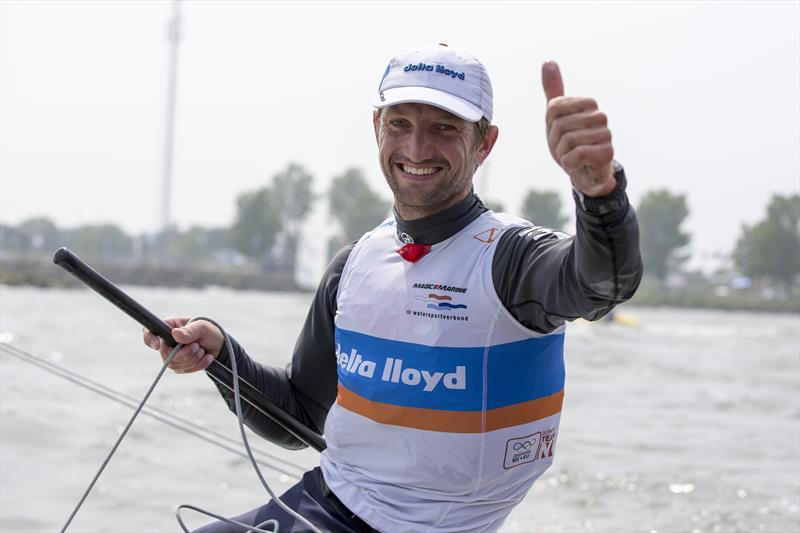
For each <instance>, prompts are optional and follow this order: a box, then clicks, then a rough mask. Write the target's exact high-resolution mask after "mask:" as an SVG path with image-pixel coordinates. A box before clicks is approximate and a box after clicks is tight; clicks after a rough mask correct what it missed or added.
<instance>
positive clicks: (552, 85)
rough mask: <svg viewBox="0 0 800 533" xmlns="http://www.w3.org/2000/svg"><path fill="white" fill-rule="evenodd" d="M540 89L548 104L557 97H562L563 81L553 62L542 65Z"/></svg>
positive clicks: (556, 64) (556, 65)
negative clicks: (542, 88)
mask: <svg viewBox="0 0 800 533" xmlns="http://www.w3.org/2000/svg"><path fill="white" fill-rule="evenodd" d="M542 87H544V95H545V96H546V97H547V101H548V102H549V101H550V100H552V99H553V98H556V97H557V96H564V80H562V79H561V71H560V70H559V68H558V63H556V62H555V61H547V62H545V63H544V64H543V65H542Z"/></svg>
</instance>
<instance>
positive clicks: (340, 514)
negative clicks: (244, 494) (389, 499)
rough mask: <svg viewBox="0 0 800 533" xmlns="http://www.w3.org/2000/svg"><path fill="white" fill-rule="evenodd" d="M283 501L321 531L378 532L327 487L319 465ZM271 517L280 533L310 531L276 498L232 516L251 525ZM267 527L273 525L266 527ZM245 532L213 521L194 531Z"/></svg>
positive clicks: (289, 491)
mask: <svg viewBox="0 0 800 533" xmlns="http://www.w3.org/2000/svg"><path fill="white" fill-rule="evenodd" d="M281 501H283V503H285V504H286V505H287V506H288V507H289V508H291V509H292V510H293V511H296V512H298V513H300V514H301V515H302V516H303V517H304V518H305V519H306V520H308V521H309V522H311V523H312V524H314V526H315V527H316V528H318V529H319V530H320V531H326V532H331V533H339V532H341V533H373V532H377V530H375V529H372V528H371V527H369V526H368V525H367V524H366V523H365V522H364V521H363V520H361V519H360V518H358V517H357V516H355V515H354V514H353V513H351V512H350V510H349V509H347V507H345V506H344V504H343V503H342V502H340V501H339V498H337V497H336V495H335V494H333V493H332V492H331V491H330V489H328V486H327V485H326V484H325V480H324V479H323V477H322V472H321V471H320V469H319V468H314V469H313V470H311V471H309V472H306V473H305V474H304V475H303V478H302V479H301V480H300V481H299V482H297V484H295V485H294V486H293V487H291V488H290V489H289V490H287V491H286V492H285V493H283V495H281ZM269 519H275V520H277V521H278V522H279V523H280V529H279V531H280V533H308V532H309V531H310V530H309V529H308V526H306V525H305V524H303V523H302V522H300V521H299V520H296V519H295V518H294V517H293V516H291V515H290V514H288V513H287V512H286V511H284V510H283V509H281V507H280V506H279V505H278V504H277V503H275V501H274V500H271V501H270V502H269V503H267V504H266V505H262V506H261V507H258V508H257V509H253V510H252V511H249V512H247V513H244V514H243V515H240V516H237V517H234V518H233V520H236V521H237V522H242V523H245V524H249V525H251V526H254V525H258V524H260V523H261V522H264V521H266V520H269ZM264 529H266V530H269V529H271V528H269V527H265V528H264ZM244 531H246V529H242V528H240V527H238V526H234V525H232V524H228V523H226V522H214V523H212V524H209V525H207V526H204V527H201V528H200V529H198V530H196V531H195V533H243V532H244Z"/></svg>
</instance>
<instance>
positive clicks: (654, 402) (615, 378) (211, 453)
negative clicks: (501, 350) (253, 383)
mask: <svg viewBox="0 0 800 533" xmlns="http://www.w3.org/2000/svg"><path fill="white" fill-rule="evenodd" d="M127 290H128V291H129V292H130V293H131V295H133V296H134V297H135V298H137V299H138V300H140V301H141V302H142V303H143V304H145V305H146V306H148V307H150V308H151V309H152V310H153V311H155V312H157V313H158V314H160V315H164V316H169V315H183V314H196V315H199V314H203V315H208V316H211V317H214V318H216V319H218V320H219V321H220V322H222V323H223V324H225V325H226V327H227V328H228V330H229V331H230V332H231V334H232V335H234V336H235V337H236V338H237V339H238V340H239V341H241V342H242V344H243V345H244V346H246V347H247V348H248V351H249V352H250V353H251V354H257V356H258V357H259V358H260V359H261V360H263V361H265V362H269V363H272V364H284V363H285V362H286V361H287V359H288V357H289V354H290V353H291V349H292V347H293V345H294V341H295V337H296V335H297V333H298V332H299V330H300V327H301V325H302V322H303V319H304V317H305V314H306V311H307V306H308V303H309V301H310V299H311V295H308V294H271V293H257V292H233V291H228V290H223V289H209V290H205V291H189V290H177V291H168V290H164V289H146V288H141V287H130V288H128V289H127ZM625 311H626V312H627V313H631V314H633V315H635V316H636V317H637V318H638V319H639V320H640V325H639V326H638V327H626V326H621V325H615V324H610V325H607V324H603V325H596V324H587V323H577V324H573V325H572V326H571V327H570V328H568V332H567V389H566V398H565V402H564V411H563V416H562V423H561V429H560V433H559V441H558V445H557V454H556V461H555V464H554V466H553V467H552V468H551V469H550V470H549V471H548V472H547V473H546V474H545V475H544V476H543V477H542V479H540V480H539V481H538V482H537V484H536V485H535V486H534V487H533V489H532V490H531V491H530V493H529V494H528V496H527V498H526V499H525V500H524V501H523V503H522V504H521V505H520V506H519V507H517V508H516V509H515V510H514V512H513V513H512V514H511V516H510V517H509V519H508V521H507V522H506V525H505V527H504V528H503V531H508V532H515V531H516V532H519V531H541V532H573V531H578V532H591V531H606V532H611V531H614V532H616V531H642V532H651V531H657V532H677V531H680V532H684V531H686V532H691V531H698V532H715V531H725V532H728V531H740V532H753V531H766V532H796V531H800V509H799V508H800V444H799V443H800V353H799V352H800V319H798V316H797V315H773V314H753V313H733V312H717V311H689V310H678V309H644V308H632V307H628V308H626V309H625ZM0 331H2V332H10V333H12V334H13V341H12V345H13V346H16V347H19V348H22V349H24V350H26V351H28V352H31V353H34V354H37V355H40V356H43V357H46V358H48V359H49V360H52V361H57V362H58V363H59V364H61V365H64V366H66V367H68V368H69V369H71V370H73V371H76V372H79V373H81V374H84V375H86V376H88V377H91V378H92V379H95V380H98V381H102V382H104V383H106V384H107V385H108V386H110V387H113V388H116V389H119V390H121V391H123V392H125V393H128V394H131V395H133V396H136V397H140V396H141V395H142V394H143V393H144V392H145V390H146V389H147V386H148V385H149V383H150V381H151V380H152V379H153V377H154V376H155V374H156V372H157V370H158V368H159V365H160V358H159V357H158V355H157V354H156V353H155V352H152V351H150V350H148V349H147V348H145V347H144V346H143V345H142V344H141V333H140V328H138V327H137V326H136V325H135V324H134V323H132V322H131V320H130V319H129V318H127V317H126V316H125V315H123V314H122V313H120V312H119V311H117V310H116V309H115V308H113V307H112V306H111V305H110V304H108V303H106V302H105V301H103V300H101V299H100V298H99V297H97V296H96V295H94V294H93V293H91V292H89V291H86V290H41V289H33V288H12V287H0ZM151 403H152V404H153V405H156V406H159V407H162V408H165V409H170V410H174V411H175V412H176V413H178V414H180V415H181V416H184V417H187V418H190V419H193V420H196V421H199V422H201V423H202V424H204V425H205V426H207V427H209V428H213V429H216V430H218V431H221V432H223V433H226V434H228V435H231V436H236V435H237V434H238V432H237V428H236V424H235V418H234V417H233V415H232V414H231V413H230V412H229V411H228V410H227V407H225V405H224V404H223V402H222V401H221V400H220V399H219V397H218V395H217V393H216V391H215V389H214V387H213V386H212V385H211V383H210V381H209V379H208V378H207V377H205V376H204V375H174V374H171V373H169V374H167V375H166V376H165V377H164V379H163V380H162V383H160V384H159V386H158V388H157V389H156V392H155V393H154V396H153V398H152V400H151ZM130 413H131V411H130V409H128V408H126V407H123V406H120V405H117V404H115V403H112V402H110V401H109V400H106V399H104V398H101V397H99V396H97V395H96V394H94V393H92V392H89V391H86V390H84V389H81V388H79V387H77V386H75V385H74V384H71V383H69V382H66V381H64V380H63V379H61V378H59V377H57V376H53V375H51V374H48V373H46V372H44V371H42V370H40V369H38V368H36V367H33V366H31V365H29V364H27V363H25V362H22V361H20V360H18V359H16V358H13V357H11V356H9V355H8V354H7V353H2V352H0V439H1V441H0V443H1V444H2V446H0V530H1V531H3V532H23V531H25V532H45V531H48V532H49V531H56V530H58V529H60V527H61V525H62V524H63V522H64V521H65V520H66V517H67V516H68V515H69V512H70V511H71V510H72V507H73V506H74V504H75V502H76V501H77V500H78V498H79V497H80V495H81V494H82V492H83V490H84V489H85V487H86V485H87V484H88V482H89V480H90V479H91V476H92V475H93V473H94V471H95V470H96V468H97V467H98V466H99V464H100V462H101V461H102V459H103V458H104V457H105V454H106V453H107V451H108V449H109V448H110V446H111V444H112V443H113V441H114V439H115V438H116V437H117V435H118V434H119V431H120V430H121V429H122V427H123V426H124V424H125V422H126V421H127V418H128V417H129V416H130ZM252 442H253V443H254V445H256V446H258V447H260V448H262V449H264V450H265V451H269V452H272V453H275V454H277V455H279V456H280V457H282V458H284V459H285V460H286V461H288V462H290V463H292V464H296V465H297V466H298V467H300V468H310V467H312V466H314V465H316V464H317V462H318V454H316V452H313V451H310V450H304V451H301V452H289V451H285V450H282V449H280V448H277V447H275V446H272V445H270V444H268V443H265V442H264V441H263V440H261V439H259V438H258V437H253V439H252ZM265 473H266V474H267V478H268V480H269V481H270V482H271V483H273V484H274V486H275V488H276V490H281V491H282V490H285V489H286V488H288V487H289V486H290V485H291V483H292V482H293V479H292V478H291V477H290V476H287V475H285V474H278V473H276V472H274V471H271V470H269V469H267V470H265ZM264 499H265V496H264V493H263V489H261V487H260V485H259V484H258V480H257V479H256V477H255V474H254V473H253V472H252V470H251V467H250V466H249V463H248V462H247V461H246V460H245V459H242V458H240V457H238V456H236V455H233V454H231V453H229V452H226V451H224V450H221V449H218V448H216V447H214V446H212V445H210V444H207V443H205V442H203V441H200V440H198V439H195V438H193V437H191V436H189V435H186V434H184V433H182V432H179V431H176V430H174V429H172V428H170V427H167V426H165V425H163V424H160V423H159V422H157V421H154V420H152V419H149V418H144V417H142V418H140V419H138V420H137V421H136V423H135V424H134V426H133V429H132V431H131V433H130V434H129V435H128V438H127V439H126V440H125V441H124V442H123V444H122V446H121V447H120V450H119V451H118V452H117V455H116V456H115V457H114V459H113V460H112V461H111V464H110V465H109V467H108V468H107V470H106V472H105V473H104V474H103V476H102V477H101V478H100V481H99V482H98V485H97V487H96V488H95V490H94V492H93V493H92V495H90V496H89V499H88V500H87V502H86V504H85V505H84V507H83V509H82V510H81V511H80V512H79V513H78V516H77V517H76V519H75V521H74V522H73V525H72V526H71V528H70V531H74V532H78V531H80V532H100V531H125V532H140V531H141V532H152V531H176V530H177V529H178V528H177V525H176V522H175V519H174V517H173V515H172V508H173V506H174V505H176V504H178V503H190V504H194V505H198V506H201V507H206V508H208V509H210V510H212V511H214V512H217V513H220V514H235V513H239V512H242V511H244V510H247V509H250V508H252V507H255V506H257V505H260V504H261V503H263V501H264ZM186 517H187V518H186V521H187V523H188V524H189V525H190V527H196V526H199V525H200V524H202V523H205V520H204V519H203V518H202V517H197V516H196V515H194V514H192V513H187V515H186Z"/></svg>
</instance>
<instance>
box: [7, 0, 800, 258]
mask: <svg viewBox="0 0 800 533" xmlns="http://www.w3.org/2000/svg"><path fill="white" fill-rule="evenodd" d="M799 6H800V3H798V2H796V1H790V2H765V1H762V2H736V3H726V2H707V3H700V2H651V3H648V2H637V3H634V2H628V3H601V2H592V3H545V2H531V3H527V2H438V3H437V2H419V3H412V2H393V3H389V2H386V3H380V2H348V3H344V2H319V3H302V2H291V3H278V2H255V1H250V2H211V1H202V2H183V4H182V7H181V13H182V41H181V46H180V56H179V71H178V93H177V102H178V104H177V118H176V130H175V162H174V177H173V183H174V185H173V190H174V201H173V207H172V213H173V219H174V220H175V221H176V222H177V224H178V225H179V226H180V227H181V228H186V227H188V226H189V225H191V224H202V225H207V226H213V225H228V224H230V223H231V221H232V219H233V214H234V205H235V204H234V202H235V197H236V195H237V194H238V193H240V192H242V191H243V190H247V189H253V188H256V187H258V186H261V185H263V184H264V183H265V182H266V180H267V179H268V178H269V177H270V176H272V175H273V174H275V173H276V172H278V171H280V170H281V169H283V168H285V167H286V165H287V164H288V163H290V162H298V163H301V164H302V165H304V166H305V167H306V168H307V169H309V170H310V171H311V172H312V173H313V174H314V176H315V187H316V189H317V190H318V191H320V192H322V191H324V190H325V189H326V188H327V186H328V184H329V182H330V179H331V177H332V176H334V175H336V174H337V173H340V172H342V171H344V170H345V169H347V168H348V167H351V166H356V167H360V168H361V169H363V170H364V171H365V173H366V174H367V176H368V177H369V180H370V183H371V185H372V186H373V187H374V188H376V189H378V190H380V191H381V193H382V194H384V195H385V196H386V197H387V198H389V197H390V195H389V191H388V188H387V187H386V186H385V184H384V182H383V178H382V176H381V174H380V170H379V167H378V165H377V159H376V150H375V141H374V137H373V132H372V125H371V112H372V108H371V102H372V100H373V98H374V95H375V92H376V89H377V85H378V81H379V79H380V76H381V75H382V73H383V71H384V68H385V66H386V64H387V62H388V60H389V58H390V57H391V56H392V55H394V54H395V53H397V52H399V51H401V50H403V49H405V48H407V47H408V46H411V45H414V44H419V43H436V42H447V43H449V44H451V45H452V46H458V47H462V48H466V49H468V50H470V51H472V52H473V53H474V54H475V55H476V56H477V57H478V58H479V59H481V61H483V62H484V64H485V65H486V66H487V68H488V70H489V73H490V75H491V77H492V81H493V85H494V93H495V117H494V121H495V123H496V124H497V125H498V126H499V127H500V139H499V141H498V144H497V146H496V147H495V150H494V152H493V154H492V156H491V158H490V165H489V166H488V168H486V169H484V170H482V171H481V172H479V175H478V177H477V184H476V187H477V189H478V191H479V193H481V194H482V196H484V198H485V199H490V200H495V201H500V202H502V203H503V204H504V205H505V206H506V208H507V210H509V211H512V212H516V211H517V210H518V209H519V205H520V201H521V198H522V196H523V194H524V193H525V192H526V191H527V190H528V189H529V188H538V189H553V190H557V191H558V192H559V193H560V194H561V195H562V196H563V198H564V200H565V201H568V202H569V203H568V204H567V206H568V207H569V208H570V210H571V209H572V202H571V200H570V199H569V196H568V195H569V190H570V186H569V182H568V178H567V177H566V176H565V175H563V174H562V173H561V171H560V169H559V168H558V167H557V166H556V164H555V163H554V162H553V161H552V160H551V158H550V155H549V152H548V150H547V145H546V141H545V138H544V123H543V120H544V118H543V116H544V108H545V99H544V96H543V94H542V90H541V83H540V66H541V63H542V62H543V61H545V60H547V59H555V60H556V61H558V62H559V63H560V65H561V69H562V73H563V75H564V82H565V87H566V91H567V94H580V95H587V96H593V97H595V98H596V99H597V100H598V102H599V104H600V107H601V109H603V110H604V111H605V112H607V114H608V115H609V122H610V127H611V130H612V132H613V134H614V144H615V148H616V154H617V159H618V160H619V161H621V162H622V163H623V165H625V167H626V169H627V173H628V179H629V192H630V195H631V198H632V199H633V202H634V205H636V203H637V202H638V199H639V198H640V197H641V196H642V194H644V193H645V192H647V191H648V190H652V189H655V188H667V189H669V190H671V191H673V192H675V193H685V194H686V195H687V197H688V202H689V207H690V210H691V215H690V218H689V220H688V221H687V224H686V229H688V230H689V231H690V232H691V233H692V238H693V241H692V250H693V252H694V253H695V254H696V258H697V259H696V261H698V260H700V261H703V260H704V259H703V258H705V260H707V259H708V258H709V257H710V255H711V254H713V253H714V252H727V251H729V250H730V249H731V247H732V246H733V244H734V242H735V239H736V237H737V235H738V233H739V230H740V228H741V225H742V224H743V223H752V222H755V221H756V220H758V219H759V218H761V217H762V216H763V214H764V211H765V207H766V204H767V202H768V200H769V198H770V196H771V195H773V194H775V193H781V194H788V193H793V192H798V191H800V96H799V95H800V37H799V35H800V22H799V21H800V7H799ZM171 10H172V4H171V2H156V1H136V2H133V1H131V2H121V1H109V2H99V1H96V2H95V1H92V2H70V1H51V2H30V1H26V2H12V1H7V0H3V1H2V2H0V221H2V222H4V223H9V224H16V223H19V222H21V221H22V220H24V219H25V218H27V217H31V216H34V215H45V216H48V217H51V218H52V219H53V220H54V221H56V223H57V224H59V225H60V226H63V227H69V226H75V225H78V224H82V223H98V222H114V223H117V224H119V225H121V226H122V227H123V228H125V229H126V230H127V231H129V232H141V231H150V230H154V229H156V228H157V227H158V224H159V220H160V200H159V197H160V187H161V185H160V181H161V156H162V145H163V131H164V109H165V105H166V104H165V101H166V96H165V95H166V85H167V57H168V41H167V38H166V36H167V24H168V20H169V18H170V15H171Z"/></svg>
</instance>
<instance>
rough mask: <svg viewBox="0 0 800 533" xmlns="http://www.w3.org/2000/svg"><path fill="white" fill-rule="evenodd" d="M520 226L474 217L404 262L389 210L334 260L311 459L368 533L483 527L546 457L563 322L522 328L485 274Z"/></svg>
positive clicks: (555, 410) (493, 522)
mask: <svg viewBox="0 0 800 533" xmlns="http://www.w3.org/2000/svg"><path fill="white" fill-rule="evenodd" d="M523 223H525V222H524V221H522V220H520V219H512V218H511V217H506V216H505V215H498V214H495V213H492V212H486V213H484V214H483V215H481V216H480V217H478V218H477V219H476V220H474V221H473V222H472V223H471V224H470V225H468V226H467V227H466V228H464V229H463V230H461V231H460V232H459V233H457V234H456V235H454V236H453V237H451V238H449V239H447V240H445V241H443V242H441V243H438V244H436V245H433V247H432V248H431V251H430V252H429V253H428V254H427V255H426V256H425V257H423V258H422V259H421V260H419V261H417V262H415V263H411V262H407V261H404V260H403V259H402V258H401V257H400V256H399V255H398V254H397V253H396V252H395V250H397V249H398V248H399V247H400V246H402V244H403V243H402V242H400V240H399V239H398V238H397V235H396V228H395V223H394V220H393V219H392V220H388V221H386V222H384V223H383V224H381V225H380V226H378V227H377V228H376V229H375V230H373V231H372V232H370V233H368V234H366V235H365V236H364V237H362V238H361V240H360V241H359V242H358V243H357V244H356V246H355V247H354V249H353V251H352V252H351V254H350V256H349V258H348V260H347V263H346V265H345V267H344V270H343V272H342V277H341V281H340V284H339V291H338V296H337V302H338V310H337V313H336V319H335V324H336V357H337V364H338V380H339V384H338V388H339V393H338V396H337V399H336V403H335V404H334V405H333V407H332V408H331V410H330V412H329V414H328V418H327V420H326V423H325V439H326V441H327V444H328V448H327V450H325V452H323V454H322V458H321V467H322V471H323V474H324V476H325V480H326V482H327V483H328V485H329V486H330V487H331V489H332V490H333V491H334V493H335V494H336V495H337V496H338V497H339V499H341V500H342V502H343V503H344V504H345V505H346V506H347V507H348V508H349V509H350V510H352V511H353V512H354V513H356V514H357V515H358V516H359V517H361V518H362V519H363V520H365V521H366V522H367V523H369V524H370V525H372V526H373V527H375V528H377V529H380V530H383V531H439V532H445V531H459V532H461V531H495V530H497V529H498V528H499V527H500V525H501V524H502V523H503V520H504V519H505V518H506V516H508V514H509V513H510V512H511V510H512V508H513V507H514V506H515V505H516V504H517V503H519V502H520V500H521V499H522V498H523V497H524V496H525V494H526V492H527V491H528V489H529V488H530V487H531V485H532V484H533V482H534V481H535V480H536V479H537V478H538V477H539V476H540V475H541V474H542V473H543V472H544V471H545V470H546V469H547V468H548V467H549V466H550V465H551V464H552V461H553V453H554V451H555V443H556V436H557V431H558V423H559V418H560V413H561V404H562V398H563V389H564V360H563V346H564V327H563V326H562V327H561V328H559V329H557V330H555V331H553V332H552V333H549V334H539V333H536V332H534V331H531V330H529V329H527V328H525V327H524V326H522V325H521V324H520V323H519V322H517V321H516V320H515V319H514V318H513V316H512V315H511V314H510V313H509V312H508V310H507V309H506V308H505V307H504V306H503V304H502V302H501V301H500V298H499V297H498V295H497V293H496V291H495V288H494V282H493V280H492V258H493V256H494V251H495V248H496V243H497V240H498V239H499V237H500V235H501V234H502V232H503V231H504V230H505V229H506V228H508V227H510V226H511V225H520V224H523Z"/></svg>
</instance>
